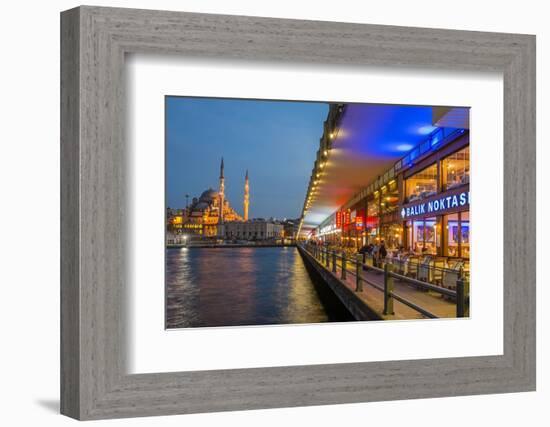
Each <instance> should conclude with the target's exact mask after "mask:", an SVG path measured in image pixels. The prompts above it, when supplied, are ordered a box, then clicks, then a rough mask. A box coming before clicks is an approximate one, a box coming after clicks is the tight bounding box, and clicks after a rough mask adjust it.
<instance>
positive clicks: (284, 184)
mask: <svg viewBox="0 0 550 427" xmlns="http://www.w3.org/2000/svg"><path fill="white" fill-rule="evenodd" d="M327 114H328V104H325V103H312V102H286V101H257V100H237V99H217V98H188V97H167V98H166V186H167V189H166V192H167V204H168V206H169V207H172V208H181V207H185V194H189V196H190V197H189V200H190V201H191V198H193V197H198V196H199V195H200V193H202V192H203V191H204V190H206V189H207V188H209V187H212V188H214V189H218V176H219V167H220V159H221V157H222V156H223V158H224V162H225V193H226V198H228V199H229V202H230V203H231V205H232V206H233V208H235V209H236V210H237V212H239V213H240V214H242V201H243V187H244V175H245V171H246V169H248V171H249V177H250V211H249V215H250V217H251V218H257V217H263V218H267V217H272V216H273V217H277V218H285V217H286V218H297V217H299V215H300V212H301V209H302V204H303V201H304V197H305V193H306V189H307V184H308V181H309V176H310V174H311V169H312V167H313V162H314V160H315V154H316V151H317V149H318V148H319V138H320V137H321V135H322V132H323V122H324V120H325V119H326V117H327Z"/></svg>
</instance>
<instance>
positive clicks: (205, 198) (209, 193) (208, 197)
mask: <svg viewBox="0 0 550 427" xmlns="http://www.w3.org/2000/svg"><path fill="white" fill-rule="evenodd" d="M218 196H219V193H218V192H217V191H216V190H214V189H212V188H209V189H208V190H206V191H203V192H202V194H201V196H200V197H199V202H207V203H209V202H213V201H214V200H215V199H217V198H218Z"/></svg>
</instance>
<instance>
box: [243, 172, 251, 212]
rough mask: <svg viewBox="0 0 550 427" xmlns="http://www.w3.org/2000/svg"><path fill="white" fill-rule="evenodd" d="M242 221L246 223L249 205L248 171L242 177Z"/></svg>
mask: <svg viewBox="0 0 550 427" xmlns="http://www.w3.org/2000/svg"><path fill="white" fill-rule="evenodd" d="M243 204H244V220H245V221H248V205H249V204H250V193H249V188H248V169H247V170H246V175H245V177H244V203H243Z"/></svg>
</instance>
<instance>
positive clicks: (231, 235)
mask: <svg viewBox="0 0 550 427" xmlns="http://www.w3.org/2000/svg"><path fill="white" fill-rule="evenodd" d="M223 237H224V238H225V239H228V240H280V239H282V238H283V237H284V226H283V224H281V223H279V222H276V221H269V220H264V219H253V220H250V221H234V222H226V223H225V224H223Z"/></svg>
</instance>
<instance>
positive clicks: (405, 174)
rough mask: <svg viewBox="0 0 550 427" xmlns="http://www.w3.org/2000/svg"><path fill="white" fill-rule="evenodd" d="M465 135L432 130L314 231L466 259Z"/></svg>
mask: <svg viewBox="0 0 550 427" xmlns="http://www.w3.org/2000/svg"><path fill="white" fill-rule="evenodd" d="M469 143H470V135H469V130H468V129H461V128H458V129H457V128H437V129H436V130H435V131H434V132H433V133H432V134H430V135H429V136H428V137H427V139H426V141H424V142H422V143H421V144H419V145H418V146H416V147H415V148H413V149H412V150H411V151H410V152H409V153H407V155H406V156H404V157H403V158H402V159H400V160H398V161H397V162H396V163H395V164H394V165H393V167H391V168H390V169H389V170H388V171H386V172H385V173H384V174H383V175H382V176H379V177H378V178H377V179H376V180H375V182H372V183H371V184H370V185H368V186H367V187H366V188H364V189H362V190H361V191H360V192H359V193H357V194H356V195H355V196H354V197H352V198H351V200H349V201H348V202H347V203H346V204H345V205H344V206H342V207H341V208H340V209H339V210H338V211H337V212H335V213H334V214H333V215H331V216H329V217H328V218H327V219H325V221H323V223H322V224H320V226H319V227H318V228H317V229H316V230H315V231H314V233H313V235H314V237H315V238H316V239H319V240H322V241H324V242H327V243H328V244H334V245H339V246H344V247H350V248H360V247H361V246H363V245H365V244H368V243H373V244H378V243H380V242H381V241H384V243H385V245H386V247H387V248H388V250H389V251H399V250H401V251H406V252H410V253H415V254H419V255H423V254H426V255H434V256H444V257H450V258H462V259H469V257H470V148H469Z"/></svg>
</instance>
